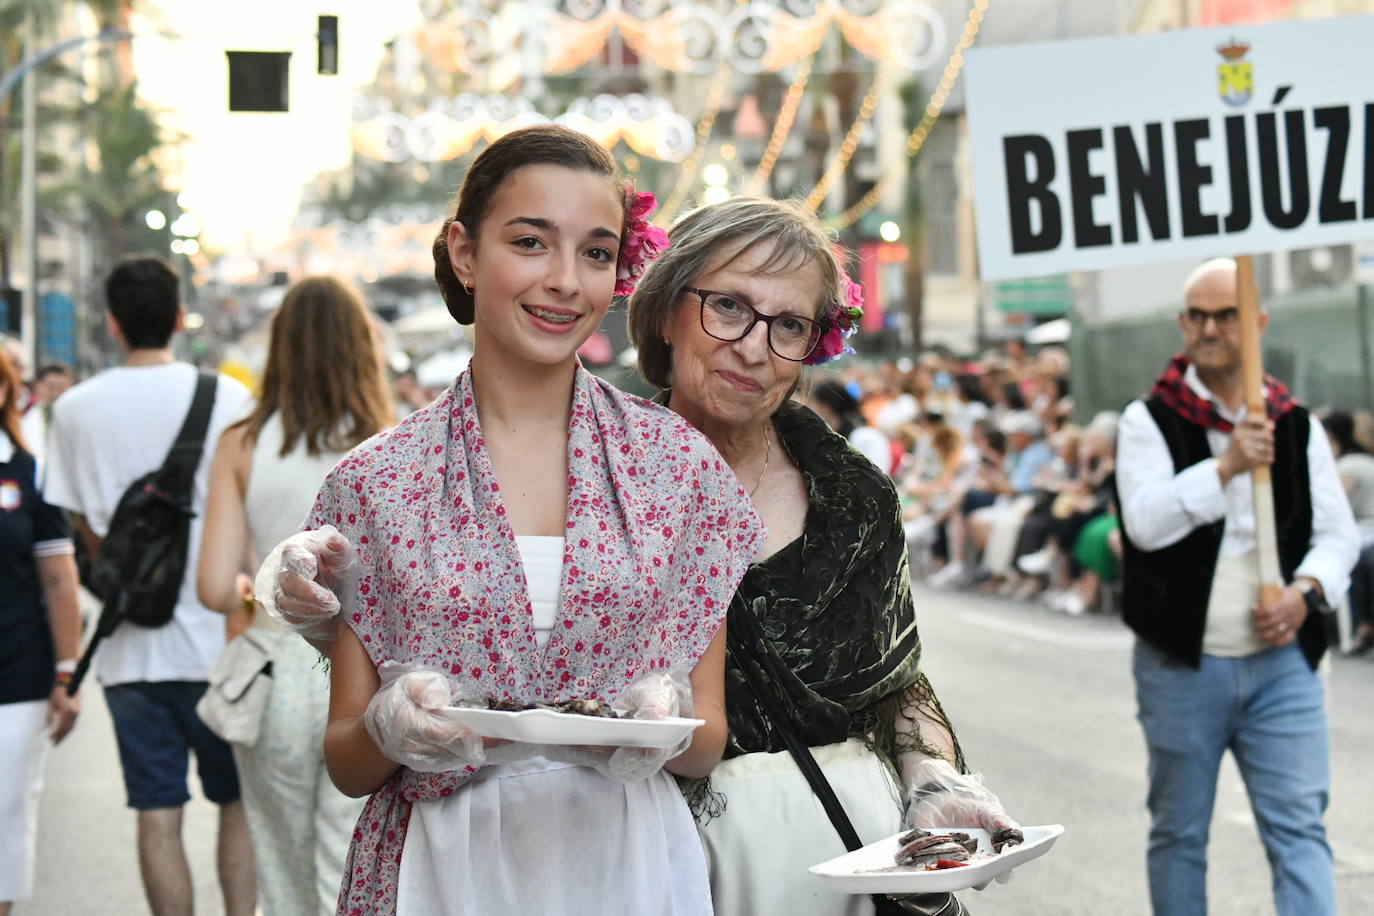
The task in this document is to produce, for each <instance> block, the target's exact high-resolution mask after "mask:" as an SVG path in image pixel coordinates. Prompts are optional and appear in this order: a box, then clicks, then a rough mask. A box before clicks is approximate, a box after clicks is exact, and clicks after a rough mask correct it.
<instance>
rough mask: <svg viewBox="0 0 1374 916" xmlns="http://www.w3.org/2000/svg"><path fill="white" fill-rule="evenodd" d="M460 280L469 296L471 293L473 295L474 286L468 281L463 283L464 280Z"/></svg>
mask: <svg viewBox="0 0 1374 916" xmlns="http://www.w3.org/2000/svg"><path fill="white" fill-rule="evenodd" d="M458 282H459V283H461V284H462V286H463V290H464V291H465V292H466V293H467V294H468V295H469V296H471V295H472V287H471V286H468V285H467V284H466V283H463V281H462V280H459V281H458Z"/></svg>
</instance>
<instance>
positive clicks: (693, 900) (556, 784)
mask: <svg viewBox="0 0 1374 916" xmlns="http://www.w3.org/2000/svg"><path fill="white" fill-rule="evenodd" d="M516 542H517V545H518V546H519V548H520V558H521V563H522V565H523V566H524V567H525V580H526V583H527V585H528V587H529V593H530V603H531V606H532V610H533V613H534V618H535V633H536V636H537V638H538V640H539V643H540V645H543V644H544V643H545V642H546V641H547V640H548V633H549V630H550V629H551V628H552V625H553V619H554V611H555V610H556V609H557V601H558V585H559V578H560V575H561V572H562V555H563V539H562V538H537V537H534V538H532V537H517V538H516ZM588 860H591V861H596V862H607V861H610V862H618V863H621V867H620V868H618V869H614V870H612V871H610V872H598V871H596V870H590V871H589V870H588V869H586V868H585V867H584V865H583V863H584V862H585V861H588ZM396 912H397V914H398V916H458V914H468V916H487V914H498V913H549V914H554V913H556V914H559V916H709V914H711V912H712V910H711V896H710V887H709V884H708V882H707V877H706V859H705V856H704V855H703V853H702V847H701V842H700V841H699V840H698V838H697V833H696V828H695V825H694V822H693V820H692V815H691V813H690V812H689V811H688V809H687V804H686V802H685V801H683V798H682V793H681V792H680V791H678V788H677V784H676V783H675V782H674V781H673V778H672V776H671V775H669V774H668V773H667V772H666V771H663V770H660V771H659V772H657V773H655V774H654V775H653V776H651V777H649V778H648V779H644V780H640V781H638V782H632V783H618V782H615V781H613V780H611V779H609V778H607V777H605V776H602V775H601V774H600V773H598V772H597V771H596V770H593V769H589V768H587V767H579V766H573V765H571V764H566V763H555V762H552V761H549V760H545V759H544V758H542V757H535V758H532V759H530V760H523V761H520V762H518V763H510V764H503V765H500V766H491V767H486V768H484V769H482V770H481V771H480V772H479V773H478V774H477V776H476V777H475V778H474V779H473V780H472V781H471V782H469V783H468V784H467V785H465V786H463V787H462V788H461V789H459V790H458V791H457V792H455V793H454V794H453V795H450V796H449V797H447V798H441V799H437V800H435V801H428V802H417V803H415V805H414V806H413V808H412V810H411V815H410V824H409V826H408V827H407V829H406V840H405V847H404V849H403V850H402V853H401V876H400V881H399V884H398V887H397V906H396Z"/></svg>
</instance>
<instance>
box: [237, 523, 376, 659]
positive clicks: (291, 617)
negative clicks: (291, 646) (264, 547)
mask: <svg viewBox="0 0 1374 916" xmlns="http://www.w3.org/2000/svg"><path fill="white" fill-rule="evenodd" d="M357 574H358V554H357V552H356V551H355V550H354V549H353V545H352V544H350V543H349V542H348V538H346V537H344V536H343V535H342V534H340V533H339V532H338V530H337V529H336V528H334V527H333V526H332V525H326V526H324V527H323V528H320V529H317V530H314V531H302V532H299V533H297V534H293V535H291V537H289V538H287V539H286V540H284V541H282V542H281V543H280V544H278V545H277V546H276V547H275V548H273V550H272V552H271V553H270V554H268V555H267V559H265V560H263V563H262V566H261V567H259V568H258V575H257V578H255V579H254V580H253V597H254V599H255V600H257V601H258V603H259V604H261V605H262V607H263V610H264V611H266V612H267V614H268V616H270V617H271V618H272V619H273V620H275V621H277V622H278V623H280V624H281V625H282V626H284V627H286V628H288V629H291V630H295V631H296V632H298V633H300V634H301V635H302V636H304V637H305V638H306V639H313V640H317V641H320V642H332V641H333V639H334V634H335V626H336V618H337V617H338V615H339V611H340V605H339V596H340V595H346V594H348V593H349V592H351V590H352V583H353V581H354V579H355V578H356V576H357Z"/></svg>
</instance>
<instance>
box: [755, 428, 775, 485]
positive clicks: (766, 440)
mask: <svg viewBox="0 0 1374 916" xmlns="http://www.w3.org/2000/svg"><path fill="white" fill-rule="evenodd" d="M763 444H764V446H765V447H766V449H767V450H766V451H765V452H764V453H763V470H762V471H759V476H758V479H757V480H755V481H754V486H753V488H752V489H751V490H750V491H749V498H750V499H753V498H754V493H755V492H756V491H757V490H758V488H759V484H761V483H763V475H764V474H767V473H768V459H770V458H772V457H773V437H772V436H770V435H768V433H767V432H765V433H764V434H763Z"/></svg>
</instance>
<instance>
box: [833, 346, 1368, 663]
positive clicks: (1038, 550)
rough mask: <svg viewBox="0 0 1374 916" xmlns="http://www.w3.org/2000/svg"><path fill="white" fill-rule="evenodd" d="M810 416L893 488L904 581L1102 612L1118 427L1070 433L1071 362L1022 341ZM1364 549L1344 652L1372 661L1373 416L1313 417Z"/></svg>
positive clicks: (850, 391) (875, 378)
mask: <svg viewBox="0 0 1374 916" xmlns="http://www.w3.org/2000/svg"><path fill="white" fill-rule="evenodd" d="M806 400H807V403H808V406H810V407H812V409H814V410H815V411H816V412H817V413H819V414H820V415H821V416H822V417H823V418H824V419H825V420H826V421H827V422H828V423H830V425H831V427H832V428H834V429H835V430H837V431H839V432H840V433H842V434H843V435H845V436H846V437H847V438H848V439H849V441H850V442H851V444H853V445H854V447H855V448H857V449H858V450H859V451H861V452H863V453H864V454H865V455H867V456H868V458H869V459H870V460H871V461H873V463H874V464H876V465H878V466H879V467H881V468H883V469H884V470H885V471H887V472H888V473H889V474H890V475H892V477H893V479H894V480H895V481H896V483H897V486H898V490H899V491H900V493H901V495H902V503H903V514H904V519H905V523H906V532H907V539H908V543H909V545H910V548H911V559H912V567H913V569H914V570H916V573H917V575H918V576H920V577H923V578H924V580H925V582H926V583H927V584H929V585H933V586H935V587H938V588H948V589H972V590H979V591H983V592H987V593H993V594H998V595H1004V596H1011V597H1015V598H1018V599H1022V600H1032V599H1034V600H1039V601H1041V602H1042V603H1044V604H1045V605H1047V606H1048V607H1050V608H1053V609H1055V610H1057V611H1061V612H1063V613H1065V614H1069V615H1075V616H1076V615H1079V614H1083V613H1085V612H1090V611H1101V610H1106V611H1112V610H1114V609H1115V602H1116V598H1117V594H1118V580H1119V577H1118V570H1119V565H1120V556H1121V540H1120V533H1119V527H1120V522H1119V520H1118V514H1117V508H1116V505H1115V502H1114V486H1113V469H1114V466H1115V450H1116V427H1117V420H1118V414H1117V413H1116V412H1113V411H1104V412H1102V413H1099V414H1097V415H1096V416H1093V417H1090V418H1087V419H1086V421H1082V420H1081V418H1080V422H1075V411H1074V404H1073V397H1072V393H1071V391H1070V386H1069V357H1068V354H1067V353H1066V352H1065V351H1064V350H1063V349H1062V348H1060V347H1057V346H1051V347H1047V348H1044V349H1041V350H1040V351H1039V352H1037V353H1034V354H1031V353H1028V352H1027V351H1026V349H1025V347H1024V346H1023V345H1022V344H1021V342H1020V341H1012V342H1011V343H1010V344H1009V345H1007V346H1006V347H1005V348H1004V349H1001V350H997V351H992V352H988V353H986V354H984V355H983V356H981V357H979V358H976V359H962V358H958V357H955V356H952V355H948V354H945V353H937V352H927V353H924V354H922V355H921V356H920V357H918V358H916V359H914V360H910V359H905V360H900V361H896V362H892V361H888V362H881V363H876V364H874V363H859V362H858V361H855V363H854V364H852V365H850V366H849V367H847V368H846V369H844V370H843V371H842V372H840V373H839V374H838V375H836V376H833V377H829V378H826V379H825V380H823V381H818V382H817V383H815V384H814V385H813V386H811V389H810V391H809V392H808V393H807V394H806ZM1318 416H1320V417H1321V418H1322V419H1323V422H1324V423H1325V425H1326V429H1327V433H1328V436H1329V438H1330V440H1331V447H1332V451H1333V453H1334V454H1335V456H1336V458H1337V467H1338V469H1339V470H1340V473H1341V478H1342V481H1343V482H1344V483H1345V485H1346V489H1347V492H1348V494H1349V496H1350V500H1351V505H1352V507H1353V508H1354V511H1355V516H1356V519H1357V520H1358V521H1359V523H1360V526H1361V531H1362V533H1363V535H1364V545H1365V546H1364V550H1363V552H1362V554H1361V558H1360V563H1359V565H1358V566H1357V567H1356V569H1355V573H1354V580H1353V583H1354V584H1353V585H1352V588H1351V594H1350V596H1349V601H1348V602H1347V606H1348V609H1349V615H1350V624H1349V627H1348V630H1349V632H1350V633H1351V638H1350V643H1351V645H1352V646H1353V648H1354V649H1355V650H1356V651H1367V650H1369V649H1371V648H1374V416H1371V415H1369V414H1368V413H1365V412H1357V413H1355V414H1351V413H1348V412H1345V411H1340V410H1326V411H1318Z"/></svg>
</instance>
